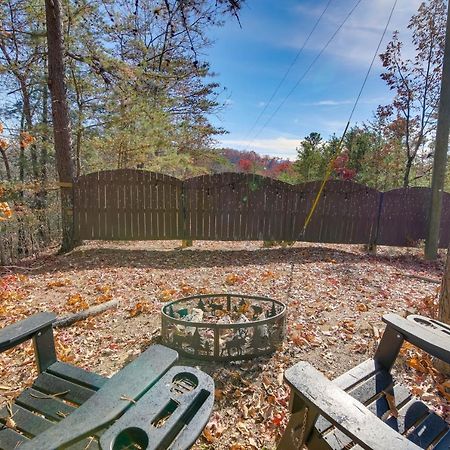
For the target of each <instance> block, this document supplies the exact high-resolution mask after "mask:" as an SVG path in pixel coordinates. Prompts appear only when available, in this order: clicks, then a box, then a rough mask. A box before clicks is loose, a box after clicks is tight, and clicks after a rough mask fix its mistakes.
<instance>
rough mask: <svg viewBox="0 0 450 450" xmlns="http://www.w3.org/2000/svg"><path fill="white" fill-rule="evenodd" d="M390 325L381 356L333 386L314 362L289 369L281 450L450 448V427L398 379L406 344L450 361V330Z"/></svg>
mask: <svg viewBox="0 0 450 450" xmlns="http://www.w3.org/2000/svg"><path fill="white" fill-rule="evenodd" d="M383 321H384V322H385V323H386V324H387V327H386V331H385V332H384V335H383V338H382V340H381V342H380V345H379V347H378V349H377V351H376V353H375V356H374V358H373V359H369V360H367V361H365V362H363V363H362V364H360V365H358V366H357V367H355V368H353V369H352V370H350V371H349V372H347V373H345V374H343V375H342V376H340V377H339V378H337V379H336V380H334V381H333V382H332V381H329V380H328V379H327V378H326V377H324V376H323V375H322V374H321V373H320V372H319V371H317V370H316V369H315V368H314V367H312V366H311V365H310V364H308V363H306V362H300V363H298V364H296V365H295V366H293V367H291V368H290V369H288V370H287V371H286V373H285V380H286V381H287V383H288V384H289V385H290V387H291V412H292V415H291V419H290V422H289V424H288V426H287V429H286V432H285V433H284V435H283V437H282V439H281V441H280V443H279V446H278V449H279V450H288V449H289V450H290V449H294V448H302V447H303V446H304V445H306V447H307V448H308V449H309V450H318V449H320V450H325V449H333V450H337V449H350V448H351V449H352V450H353V449H355V450H356V449H361V448H364V449H371V450H387V449H389V450H391V449H392V450H397V449H402V450H413V449H425V448H426V449H429V448H430V449H431V448H433V449H434V450H449V449H450V425H449V424H448V423H446V422H445V421H444V420H443V419H442V418H441V417H439V416H438V415H436V414H435V413H434V412H432V411H431V410H430V409H429V408H428V407H427V405H425V404H424V403H423V402H421V401H419V400H418V399H417V398H414V397H413V396H412V395H411V394H410V392H409V390H408V389H407V388H406V387H404V386H402V384H400V383H398V382H397V381H396V380H395V379H394V378H393V376H392V374H391V369H392V366H393V364H394V362H395V360H396V358H397V356H398V353H399V350H400V347H401V346H402V344H403V342H404V341H407V342H410V343H411V344H413V345H415V346H417V347H419V348H421V349H423V350H425V351H426V352H428V353H429V354H430V355H432V356H435V357H437V358H439V359H441V360H443V361H445V362H447V363H450V327H449V326H448V325H446V324H443V323H441V322H438V321H436V320H431V319H427V318H425V317H421V316H415V315H414V316H409V317H408V320H407V319H404V318H402V317H399V316H397V315H395V314H388V315H386V316H384V317H383ZM394 405H395V406H394ZM397 411H398V414H397ZM395 416H397V417H395Z"/></svg>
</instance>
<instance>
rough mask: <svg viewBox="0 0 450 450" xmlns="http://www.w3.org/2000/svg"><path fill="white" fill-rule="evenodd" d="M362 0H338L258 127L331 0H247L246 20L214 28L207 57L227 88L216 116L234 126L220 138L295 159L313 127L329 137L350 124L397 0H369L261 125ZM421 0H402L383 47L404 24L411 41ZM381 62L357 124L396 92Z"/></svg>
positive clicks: (237, 145) (402, 30)
mask: <svg viewBox="0 0 450 450" xmlns="http://www.w3.org/2000/svg"><path fill="white" fill-rule="evenodd" d="M356 2H357V0H332V2H331V4H330V6H329V9H328V10H327V12H326V14H325V15H324V16H323V18H322V20H321V22H320V23H319V25H318V27H317V29H316V31H315V32H314V34H313V35H312V38H311V40H310V41H309V43H308V44H307V45H306V47H305V49H304V51H303V52H302V53H301V55H300V57H299V58H298V60H297V62H296V64H295V65H294V66H293V68H292V70H291V71H290V73H289V75H288V77H287V79H286V81H285V82H284V84H283V85H282V87H281V89H280V91H279V92H278V94H277V95H276V97H275V98H274V100H273V101H272V103H271V104H270V105H269V107H268V108H267V110H266V112H265V114H264V115H263V116H262V117H261V119H260V120H259V122H258V124H257V125H256V127H254V129H253V131H252V132H251V129H252V126H253V124H254V123H255V120H256V119H257V117H258V115H259V114H260V113H261V111H262V110H263V109H264V106H265V105H266V103H267V102H268V100H269V98H270V97H271V95H272V93H273V92H274V90H275V88H276V87H277V85H278V84H279V82H280V80H281V79H282V78H283V75H284V74H285V72H286V70H287V69H288V67H289V66H290V65H291V63H292V61H293V60H294V58H295V57H296V54H297V53H298V51H299V50H300V49H301V48H302V46H303V44H304V42H305V39H306V37H307V36H308V34H309V33H310V31H311V29H312V28H313V26H314V23H315V22H316V20H317V19H318V17H319V16H320V14H321V13H322V11H323V10H324V8H325V5H326V4H327V3H328V0H278V1H277V0H247V1H246V4H244V7H243V9H242V11H241V13H240V20H241V24H242V28H240V27H239V24H238V23H237V22H236V21H235V20H229V19H228V20H227V21H226V23H225V25H224V26H223V27H221V28H219V29H215V30H213V31H212V32H211V37H212V39H213V40H214V44H213V45H212V46H211V47H210V48H209V49H207V51H206V54H205V57H206V58H207V59H209V61H210V63H211V68H212V70H213V71H214V72H215V73H216V74H217V76H216V81H218V82H220V83H221V85H222V86H225V87H226V88H227V90H226V91H225V92H224V93H223V94H222V95H221V99H222V101H225V102H226V103H227V106H226V108H225V110H224V111H222V112H221V113H220V114H219V115H217V116H214V117H212V118H211V120H212V122H213V123H214V124H215V125H217V126H221V127H223V128H225V129H226V130H228V131H229V134H227V135H225V136H223V137H220V139H219V146H229V147H232V148H237V149H247V150H254V151H256V152H258V153H261V154H270V155H274V156H279V157H289V158H291V159H294V158H295V155H296V150H295V148H296V147H297V146H298V145H299V142H300V140H301V139H302V138H303V137H304V136H306V135H307V134H309V133H310V132H312V131H318V132H320V133H321V134H322V135H323V136H324V137H325V138H328V137H329V136H330V135H331V134H333V133H336V134H338V135H339V134H341V133H342V132H343V129H344V127H345V124H346V123H347V120H348V117H349V114H350V111H351V109H352V107H353V102H354V100H355V98H356V96H357V94H358V91H359V89H360V87H361V84H362V81H363V79H364V76H365V73H366V71H367V69H368V67H369V64H370V61H371V59H372V57H373V54H374V52H375V49H376V47H377V45H378V41H379V39H380V37H381V35H382V33H383V29H384V27H385V25H386V23H387V19H388V16H389V13H390V10H391V8H392V5H393V3H394V0H362V1H361V3H360V5H359V6H358V7H357V9H356V10H355V11H354V13H353V15H352V16H351V18H350V19H349V20H348V21H347V22H346V24H345V26H344V27H343V28H342V29H341V31H340V32H339V33H338V34H337V35H336V37H335V39H333V41H332V42H331V44H330V45H329V47H328V48H327V49H326V51H325V52H324V53H323V54H322V56H321V57H320V58H319V59H318V61H317V62H316V63H315V65H314V66H313V67H312V69H311V71H310V72H309V73H308V75H307V76H306V77H305V78H304V80H303V81H302V82H301V83H300V84H299V86H298V87H297V88H296V89H295V91H294V92H293V94H292V95H291V96H290V97H289V98H288V100H287V101H286V102H285V104H284V105H283V107H282V108H281V109H280V110H279V111H278V113H277V114H276V115H275V116H274V117H273V119H272V120H271V121H270V122H269V123H268V124H267V125H266V126H265V127H264V129H262V127H263V125H264V124H266V122H267V120H268V118H269V117H270V116H271V115H272V113H273V111H274V110H275V109H276V108H277V107H278V105H279V104H280V103H281V102H282V100H283V99H284V98H285V97H286V95H287V93H288V92H289V91H291V90H292V88H293V86H294V85H295V84H296V83H297V81H298V80H299V79H300V77H301V76H302V74H303V73H304V72H305V70H306V69H307V67H308V66H309V65H310V63H311V62H312V61H313V60H314V58H315V57H316V55H317V54H318V53H319V52H320V50H321V49H322V47H323V46H324V45H325V43H326V42H327V41H328V40H329V39H330V37H331V36H332V34H333V33H334V32H335V30H336V29H337V27H338V26H339V25H340V24H341V22H342V21H343V20H344V18H345V17H346V16H347V14H348V12H349V11H350V10H351V9H352V7H353V6H354V5H355V3H356ZM420 3H421V0H398V3H397V7H396V10H395V12H394V15H393V18H392V21H391V25H390V27H389V31H388V33H387V35H386V37H385V39H384V42H383V44H382V46H381V50H382V51H384V49H385V46H386V43H387V42H388V40H389V39H390V37H391V36H392V32H393V31H394V30H399V31H400V33H401V36H403V37H404V38H405V41H406V40H407V39H408V37H409V35H408V31H407V29H406V27H407V23H408V20H409V18H410V17H411V15H412V14H414V13H415V12H416V11H417V8H418V6H419V4H420ZM408 50H409V51H410V49H408V48H406V51H408ZM381 69H382V68H381V64H380V62H379V58H377V61H376V64H375V66H374V68H373V70H372V72H371V75H370V78H369V81H368V83H367V86H366V88H365V90H364V93H363V96H362V98H361V101H360V103H359V106H358V108H357V110H356V113H355V115H354V119H353V121H352V123H353V124H355V123H361V122H362V121H364V120H368V119H370V118H371V116H372V112H373V111H374V110H375V109H376V107H377V106H378V105H379V104H386V103H388V102H389V101H390V99H391V96H392V94H391V92H390V91H389V89H388V88H387V87H386V85H385V84H384V82H383V81H382V80H381V79H380V76H379V75H380V73H381Z"/></svg>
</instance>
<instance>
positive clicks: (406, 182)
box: [403, 156, 414, 188]
mask: <svg viewBox="0 0 450 450" xmlns="http://www.w3.org/2000/svg"><path fill="white" fill-rule="evenodd" d="M413 161H414V158H411V157H410V156H408V160H407V161H406V167H405V174H404V176H403V187H404V188H407V187H409V174H410V173H411V167H412V163H413Z"/></svg>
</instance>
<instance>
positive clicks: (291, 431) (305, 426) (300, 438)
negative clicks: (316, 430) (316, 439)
mask: <svg viewBox="0 0 450 450" xmlns="http://www.w3.org/2000/svg"><path fill="white" fill-rule="evenodd" d="M291 405H292V406H291V411H292V413H291V418H290V419H289V423H288V424H287V427H286V431H285V432H284V434H283V436H282V437H281V440H280V442H279V443H278V446H277V450H293V449H303V446H304V444H305V443H306V442H307V440H308V437H309V435H310V434H311V431H312V429H313V427H314V424H315V423H316V421H317V419H318V417H319V413H318V411H315V410H314V409H312V408H308V407H307V406H306V405H305V404H304V403H303V402H301V401H300V399H299V398H298V397H297V396H296V395H294V396H293V397H292V398H291Z"/></svg>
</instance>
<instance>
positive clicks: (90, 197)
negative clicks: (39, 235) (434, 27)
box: [74, 169, 450, 247]
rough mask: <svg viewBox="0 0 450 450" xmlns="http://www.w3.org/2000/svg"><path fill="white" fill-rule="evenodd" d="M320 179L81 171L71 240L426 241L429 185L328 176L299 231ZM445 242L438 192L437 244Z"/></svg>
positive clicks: (449, 224) (448, 233) (447, 202)
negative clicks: (382, 184) (383, 184)
mask: <svg viewBox="0 0 450 450" xmlns="http://www.w3.org/2000/svg"><path fill="white" fill-rule="evenodd" d="M319 188H320V182H311V183H304V184H299V185H295V186H292V185H289V184H286V183H283V182H281V181H277V180H273V179H270V178H266V177H262V176H259V175H251V174H242V173H222V174H215V175H204V176H200V177H195V178H191V179H188V180H186V181H184V182H183V181H181V180H178V179H176V178H173V177H170V176H167V175H162V174H158V173H153V172H147V171H142V170H132V169H124V170H113V171H104V172H96V173H92V174H88V175H85V176H82V177H80V178H79V179H78V180H77V181H76V183H75V184H74V201H75V208H74V228H75V237H76V239H77V240H83V239H102V240H137V239H141V240H146V239H198V240H200V239H202V240H203V239H206V240H208V239H209V240H272V241H282V240H283V241H310V242H325V243H348V244H368V243H378V244H383V245H399V246H410V245H415V244H416V243H417V241H419V240H421V239H425V237H426V231H427V230H426V227H427V215H428V208H429V206H428V205H429V199H430V190H429V189H427V188H410V189H396V190H393V191H389V192H385V193H381V192H379V191H377V190H375V189H371V188H369V187H367V186H363V185H360V184H358V183H353V182H345V181H338V180H332V181H329V182H328V183H327V185H326V187H325V189H324V191H323V194H322V196H321V198H320V200H319V203H318V205H317V208H316V210H315V211H314V214H313V216H312V219H311V221H310V223H309V225H308V227H307V228H306V232H304V224H305V220H306V217H307V215H308V213H309V211H310V210H311V207H312V204H313V201H314V199H315V197H316V195H317V192H318V190H319ZM449 240H450V194H447V193H445V194H444V197H443V214H442V221H441V236H440V246H441V247H446V246H447V245H448V243H449Z"/></svg>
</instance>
